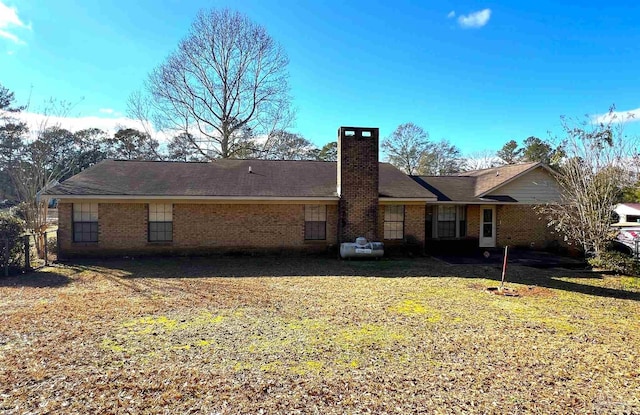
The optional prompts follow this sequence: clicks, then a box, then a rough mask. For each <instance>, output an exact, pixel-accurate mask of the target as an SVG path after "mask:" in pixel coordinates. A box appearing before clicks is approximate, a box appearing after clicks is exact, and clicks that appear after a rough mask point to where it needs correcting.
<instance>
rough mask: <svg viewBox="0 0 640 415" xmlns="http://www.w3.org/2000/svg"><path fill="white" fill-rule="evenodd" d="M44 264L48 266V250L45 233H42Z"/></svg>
mask: <svg viewBox="0 0 640 415" xmlns="http://www.w3.org/2000/svg"><path fill="white" fill-rule="evenodd" d="M44 264H45V265H46V266H49V248H48V247H47V233H46V232H45V233H44Z"/></svg>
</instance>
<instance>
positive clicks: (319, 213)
mask: <svg viewBox="0 0 640 415" xmlns="http://www.w3.org/2000/svg"><path fill="white" fill-rule="evenodd" d="M304 240H305V241H326V240H327V205H304Z"/></svg>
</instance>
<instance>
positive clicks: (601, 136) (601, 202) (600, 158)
mask: <svg viewBox="0 0 640 415" xmlns="http://www.w3.org/2000/svg"><path fill="white" fill-rule="evenodd" d="M609 115H610V116H609V117H608V120H607V121H606V122H602V123H596V124H594V123H592V121H591V120H587V121H584V122H576V121H575V120H568V119H566V118H563V119H562V123H563V129H564V138H563V139H562V142H561V146H562V148H563V151H564V154H565V158H564V160H563V162H562V164H561V165H560V167H559V169H558V173H557V179H558V183H559V185H560V189H561V195H562V200H561V201H560V202H558V203H551V204H548V205H545V206H542V207H541V208H540V210H541V211H542V212H543V213H544V214H546V217H547V219H548V221H549V226H551V227H553V228H554V229H555V230H556V231H558V232H559V233H561V234H564V235H565V237H566V239H567V242H569V243H571V244H574V245H577V246H579V247H580V248H582V249H583V251H584V252H585V254H587V255H589V256H594V257H598V256H599V255H600V254H602V253H603V252H604V251H605V249H606V247H607V245H608V243H609V242H610V240H611V238H612V236H613V235H612V232H611V226H610V224H611V214H612V211H613V208H614V207H615V205H616V203H617V202H618V200H619V197H620V194H621V189H622V188H623V187H625V186H626V185H628V184H629V183H631V181H632V180H633V177H634V174H633V171H634V170H635V169H637V166H638V150H637V139H635V138H632V137H628V136H626V135H625V133H624V124H623V123H622V122H620V120H618V119H616V118H615V114H614V112H613V109H612V110H611V111H610V114H609Z"/></svg>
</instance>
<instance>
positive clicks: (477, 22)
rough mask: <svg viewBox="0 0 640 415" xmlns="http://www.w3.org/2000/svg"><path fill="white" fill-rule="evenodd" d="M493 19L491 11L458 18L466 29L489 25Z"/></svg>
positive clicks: (487, 10) (486, 10) (485, 10)
mask: <svg viewBox="0 0 640 415" xmlns="http://www.w3.org/2000/svg"><path fill="white" fill-rule="evenodd" d="M490 18H491V9H484V10H479V11H477V12H473V13H469V14H467V15H462V16H459V17H458V24H459V25H460V27H463V28H465V29H475V28H479V27H482V26H484V25H486V24H487V23H489V19H490Z"/></svg>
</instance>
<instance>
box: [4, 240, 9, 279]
mask: <svg viewBox="0 0 640 415" xmlns="http://www.w3.org/2000/svg"><path fill="white" fill-rule="evenodd" d="M3 256H4V276H5V277H8V276H9V238H7V239H5V240H4V255H3Z"/></svg>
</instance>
